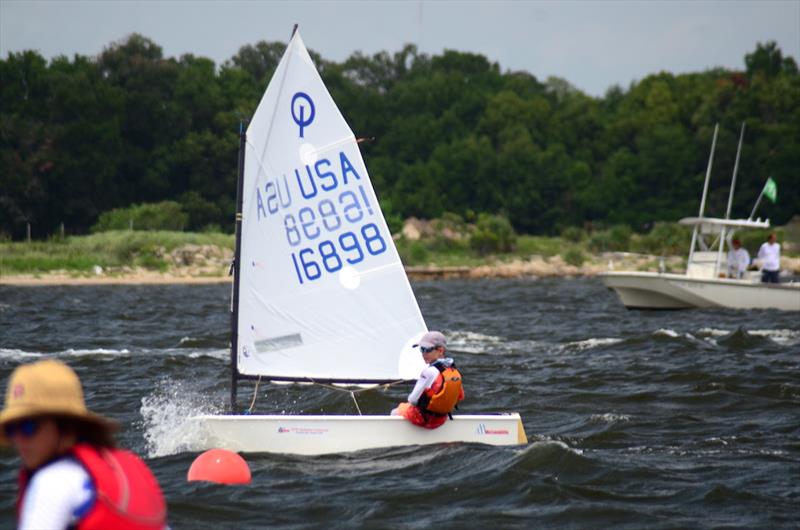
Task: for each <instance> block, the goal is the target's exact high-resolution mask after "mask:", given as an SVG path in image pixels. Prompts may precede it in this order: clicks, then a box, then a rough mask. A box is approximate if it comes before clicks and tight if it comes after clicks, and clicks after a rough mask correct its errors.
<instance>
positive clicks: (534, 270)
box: [0, 252, 681, 286]
mask: <svg viewBox="0 0 800 530" xmlns="http://www.w3.org/2000/svg"><path fill="white" fill-rule="evenodd" d="M658 259H659V258H657V257H653V256H647V255H640V254H628V253H622V252H620V253H608V254H604V255H602V256H593V257H592V259H589V260H587V261H586V262H585V263H584V264H582V265H580V266H575V265H569V264H567V263H566V262H564V260H563V259H562V258H561V256H551V257H543V256H532V257H530V258H528V259H525V260H523V259H515V260H511V261H501V262H490V263H486V264H481V265H476V266H439V265H436V264H429V265H422V266H407V267H405V271H406V274H407V275H408V277H409V279H411V280H433V279H437V280H438V279H453V278H466V279H480V278H521V277H564V278H567V277H576V276H583V277H586V276H595V275H597V274H598V273H600V272H604V271H607V270H623V269H624V268H631V269H634V270H648V269H653V270H656V268H654V267H652V266H650V267H648V266H646V265H653V264H654V263H656V262H657V260H658ZM666 260H667V261H668V262H669V264H670V268H671V269H674V268H675V266H676V265H678V264H679V262H680V260H681V258H677V257H675V258H666ZM615 263H616V264H617V265H616V266H615ZM101 271H102V269H101ZM231 278H232V276H229V275H228V269H227V267H225V268H203V269H198V268H193V267H173V268H172V269H171V270H169V271H167V272H159V271H152V270H147V269H143V268H136V269H131V268H127V267H126V268H125V269H123V270H121V271H120V270H116V271H102V272H99V273H96V274H94V275H91V274H83V275H79V274H76V273H75V272H71V273H70V272H68V271H63V270H62V271H53V272H48V273H36V274H33V273H27V274H0V285H9V286H53V285H86V286H89V285H171V284H175V285H181V284H197V285H203V284H214V283H229V282H230V281H231Z"/></svg>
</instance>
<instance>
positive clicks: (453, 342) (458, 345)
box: [447, 330, 506, 353]
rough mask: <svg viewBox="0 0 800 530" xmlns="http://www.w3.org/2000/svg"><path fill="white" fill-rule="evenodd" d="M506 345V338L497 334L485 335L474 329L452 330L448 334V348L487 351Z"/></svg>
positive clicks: (469, 351)
mask: <svg viewBox="0 0 800 530" xmlns="http://www.w3.org/2000/svg"><path fill="white" fill-rule="evenodd" d="M501 345H502V346H505V345H506V340H505V339H504V338H503V337H497V336H495V335H485V334H483V333H476V332H474V331H458V330H455V331H451V332H450V333H448V334H447V346H448V348H451V349H454V350H458V351H462V352H466V353H485V352H486V351H487V349H488V350H494V349H497V347H498V346H501Z"/></svg>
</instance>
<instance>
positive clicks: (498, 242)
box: [469, 213, 517, 256]
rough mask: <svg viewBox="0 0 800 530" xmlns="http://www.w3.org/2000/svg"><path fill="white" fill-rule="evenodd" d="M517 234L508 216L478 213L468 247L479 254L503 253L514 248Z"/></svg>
mask: <svg viewBox="0 0 800 530" xmlns="http://www.w3.org/2000/svg"><path fill="white" fill-rule="evenodd" d="M516 241H517V234H516V233H515V232H514V227H512V226H511V223H510V222H509V220H508V218H507V217H505V216H503V215H490V214H486V213H482V214H479V215H478V222H477V223H476V224H475V232H474V233H473V234H472V236H471V237H470V239H469V245H470V247H471V248H472V249H473V250H474V251H476V252H477V253H478V254H479V255H481V256H485V255H486V254H490V253H505V252H511V251H512V250H514V246H515V244H516Z"/></svg>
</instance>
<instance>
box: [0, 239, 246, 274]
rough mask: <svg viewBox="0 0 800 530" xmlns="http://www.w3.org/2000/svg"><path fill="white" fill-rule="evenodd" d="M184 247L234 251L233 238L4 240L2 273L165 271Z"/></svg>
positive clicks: (0, 261)
mask: <svg viewBox="0 0 800 530" xmlns="http://www.w3.org/2000/svg"><path fill="white" fill-rule="evenodd" d="M184 245H215V246H218V247H223V248H224V247H227V248H230V249H233V236H232V235H230V234H220V233H207V234H206V233H204V234H194V233H185V232H167V231H160V232H144V231H138V230H133V231H130V230H116V231H108V232H100V233H96V234H92V235H89V236H68V237H65V238H64V239H52V240H50V241H46V242H45V241H34V242H31V243H27V242H7V241H6V242H3V241H0V257H1V259H0V273H2V274H14V273H36V272H50V271H55V270H66V271H73V272H78V273H84V274H89V273H91V271H92V268H93V267H94V266H95V265H99V266H101V267H103V268H104V269H107V268H115V267H123V266H140V267H145V268H149V269H155V270H163V269H165V268H166V266H167V263H166V261H165V259H164V256H165V255H166V254H168V253H170V252H171V251H172V250H174V249H175V248H178V247H181V246H184Z"/></svg>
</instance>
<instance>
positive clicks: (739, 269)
mask: <svg viewBox="0 0 800 530" xmlns="http://www.w3.org/2000/svg"><path fill="white" fill-rule="evenodd" d="M731 247H732V248H731V249H730V250H729V251H728V278H737V279H741V278H742V277H743V276H744V273H745V272H746V271H747V267H748V266H749V265H750V254H749V253H748V252H747V250H745V249H744V248H742V243H741V241H739V240H738V239H734V240H733V241H731Z"/></svg>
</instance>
